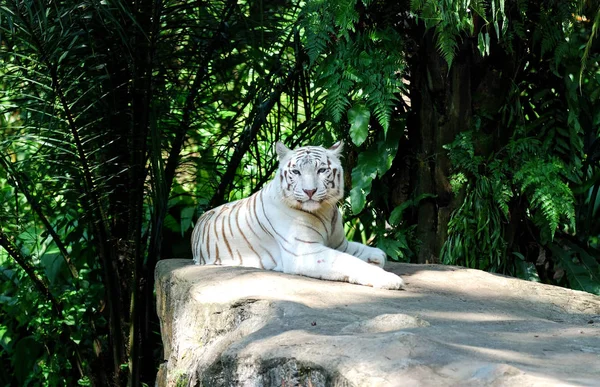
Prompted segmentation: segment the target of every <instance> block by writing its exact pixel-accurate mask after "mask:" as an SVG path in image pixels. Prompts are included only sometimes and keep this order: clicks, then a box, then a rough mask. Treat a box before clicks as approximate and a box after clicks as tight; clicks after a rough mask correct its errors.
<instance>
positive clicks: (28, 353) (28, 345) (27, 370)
mask: <svg viewBox="0 0 600 387" xmlns="http://www.w3.org/2000/svg"><path fill="white" fill-rule="evenodd" d="M42 350H43V347H42V343H40V342H39V341H38V340H36V339H35V337H33V336H27V337H24V338H22V339H21V340H19V342H18V343H17V345H16V346H15V354H14V357H13V359H12V360H13V366H14V367H15V376H16V377H17V381H18V382H19V385H21V386H23V385H25V381H26V380H27V377H28V376H29V375H30V374H31V373H32V372H33V367H34V365H35V363H36V361H37V360H38V357H39V355H40V354H41V352H42Z"/></svg>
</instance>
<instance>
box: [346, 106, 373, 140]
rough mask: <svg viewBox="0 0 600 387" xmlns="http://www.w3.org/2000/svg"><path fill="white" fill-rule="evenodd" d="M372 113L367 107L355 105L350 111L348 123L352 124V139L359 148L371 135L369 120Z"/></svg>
mask: <svg viewBox="0 0 600 387" xmlns="http://www.w3.org/2000/svg"><path fill="white" fill-rule="evenodd" d="M370 119H371V112H370V111H369V109H367V107H366V106H365V105H362V104H358V105H354V106H353V107H352V108H351V109H350V110H348V122H349V123H350V138H351V139H352V142H353V143H354V144H356V145H357V146H360V145H361V144H362V143H363V142H365V140H366V139H367V135H368V134H369V120H370Z"/></svg>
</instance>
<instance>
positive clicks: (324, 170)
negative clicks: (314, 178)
mask: <svg viewBox="0 0 600 387" xmlns="http://www.w3.org/2000/svg"><path fill="white" fill-rule="evenodd" d="M325 172H327V168H321V169H319V170H318V171H317V173H325Z"/></svg>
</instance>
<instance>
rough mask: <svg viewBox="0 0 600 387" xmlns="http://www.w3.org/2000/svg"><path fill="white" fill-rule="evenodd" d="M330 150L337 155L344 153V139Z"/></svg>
mask: <svg viewBox="0 0 600 387" xmlns="http://www.w3.org/2000/svg"><path fill="white" fill-rule="evenodd" d="M328 150H330V151H331V152H333V154H334V155H335V156H336V157H340V155H341V154H342V151H343V150H344V141H341V140H340V141H338V142H336V143H335V144H333V145H332V146H331V148H329V149H328Z"/></svg>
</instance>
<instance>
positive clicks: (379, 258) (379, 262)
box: [367, 247, 387, 269]
mask: <svg viewBox="0 0 600 387" xmlns="http://www.w3.org/2000/svg"><path fill="white" fill-rule="evenodd" d="M386 261H387V255H386V254H385V253H384V252H383V250H380V249H378V248H376V247H371V248H370V250H369V257H368V258H367V263H370V264H372V265H375V266H378V267H380V268H382V269H383V267H384V266H385V263H386Z"/></svg>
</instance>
